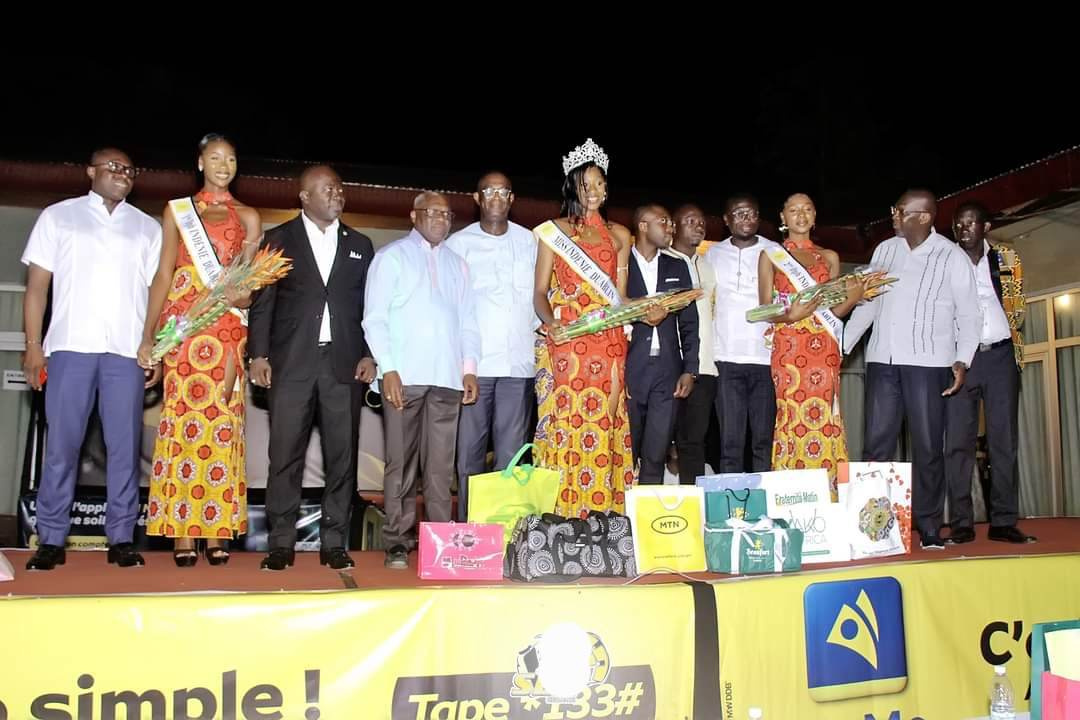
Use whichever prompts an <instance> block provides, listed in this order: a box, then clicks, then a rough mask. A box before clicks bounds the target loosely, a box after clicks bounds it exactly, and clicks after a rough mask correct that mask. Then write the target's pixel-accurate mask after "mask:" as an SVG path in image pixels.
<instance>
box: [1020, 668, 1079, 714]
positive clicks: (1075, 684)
mask: <svg viewBox="0 0 1080 720" xmlns="http://www.w3.org/2000/svg"><path fill="white" fill-rule="evenodd" d="M1041 684H1042V713H1041V714H1042V720H1076V719H1077V718H1080V681H1076V680H1070V679H1068V678H1064V677H1061V676H1060V675H1055V674H1054V673H1052V672H1044V673H1043V674H1042V683H1041ZM1032 707H1034V697H1032ZM1031 717H1032V718H1035V717H1038V716H1037V715H1036V714H1035V713H1034V712H1032V713H1031Z"/></svg>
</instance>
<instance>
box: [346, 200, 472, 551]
mask: <svg viewBox="0 0 1080 720" xmlns="http://www.w3.org/2000/svg"><path fill="white" fill-rule="evenodd" d="M409 217H410V218H411V219H412V222H413V230H412V232H410V233H409V234H408V235H406V236H405V237H403V238H401V239H400V240H395V241H394V242H392V243H390V244H389V245H387V246H386V247H384V248H382V249H381V250H379V252H378V253H376V254H375V261H374V262H373V263H372V265H371V275H370V280H369V282H368V288H367V296H366V301H365V303H364V332H365V333H366V337H367V341H368V345H369V346H370V347H371V351H372V354H373V355H374V356H375V362H376V364H377V365H378V372H379V377H380V387H381V391H382V396H383V428H384V432H385V436H386V471H385V476H384V483H383V497H384V501H385V505H384V508H385V510H386V522H385V523H384V524H383V540H384V543H385V545H386V548H387V550H386V560H385V565H386V566H387V567H389V568H392V569H395V570H404V569H407V568H408V566H409V564H408V554H409V549H410V548H412V547H414V546H415V545H416V541H415V539H414V538H413V526H414V525H415V524H416V490H417V487H416V486H417V483H418V480H419V477H418V476H419V474H420V472H419V470H420V466H423V468H424V477H423V490H424V514H425V515H426V517H427V518H428V519H429V520H431V521H432V522H449V521H450V520H451V519H452V518H451V513H450V508H451V500H450V485H451V484H452V482H453V479H454V448H455V445H456V441H457V423H458V412H459V410H460V409H461V405H462V404H463V403H464V404H466V405H468V404H471V403H474V402H476V396H477V392H478V389H477V382H476V368H477V364H478V361H479V358H480V331H479V328H478V326H477V323H476V310H475V307H474V302H473V294H472V289H471V288H470V286H469V271H468V267H467V266H466V265H465V260H464V259H462V257H461V256H460V255H458V254H457V253H455V252H454V251H453V250H451V249H450V248H448V247H446V245H445V243H444V240H445V239H446V236H447V235H448V234H449V232H450V224H451V223H452V222H453V220H454V213H452V212H451V211H450V205H449V203H447V201H446V198H445V197H443V196H442V195H440V194H439V193H434V192H424V193H421V194H419V195H417V197H416V200H415V201H414V202H413V210H412V212H411V213H409ZM421 454H422V455H423V458H421Z"/></svg>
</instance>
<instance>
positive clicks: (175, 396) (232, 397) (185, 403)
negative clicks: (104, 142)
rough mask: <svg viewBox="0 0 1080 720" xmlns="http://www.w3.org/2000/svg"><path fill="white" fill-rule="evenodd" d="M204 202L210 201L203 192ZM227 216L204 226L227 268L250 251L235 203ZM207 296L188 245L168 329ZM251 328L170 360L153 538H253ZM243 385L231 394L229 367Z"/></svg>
mask: <svg viewBox="0 0 1080 720" xmlns="http://www.w3.org/2000/svg"><path fill="white" fill-rule="evenodd" d="M195 201H196V203H197V204H198V203H200V202H203V203H205V202H208V201H209V197H208V196H204V195H203V194H202V193H200V194H198V195H196V196H195ZM225 207H226V210H227V211H228V214H227V216H226V217H225V218H224V219H223V220H221V221H220V222H216V223H210V222H206V221H205V220H204V221H203V225H204V226H205V228H206V233H207V235H208V236H209V238H210V241H211V243H212V244H213V246H214V250H215V251H216V253H217V256H218V260H219V261H220V263H221V265H222V266H223V267H224V266H228V265H229V263H231V262H232V260H233V258H235V257H236V256H237V255H238V254H240V252H241V251H242V250H243V247H244V235H245V231H244V225H243V223H242V222H241V220H240V217H239V215H238V214H237V212H236V208H235V206H234V205H233V203H232V198H231V197H227V198H226V200H225ZM202 289H203V284H202V281H201V280H200V278H199V274H198V271H197V270H196V268H195V264H194V263H193V262H192V260H191V256H190V255H189V253H188V250H187V247H186V245H185V243H184V242H183V241H181V242H180V244H179V248H178V249H177V258H176V271H175V272H174V273H173V281H172V286H171V287H170V289H169V296H168V300H167V301H166V302H165V307H164V308H162V311H161V323H164V322H165V321H166V320H168V318H169V317H170V316H173V315H176V316H180V315H182V314H183V313H184V312H186V311H187V309H188V308H189V307H190V306H191V304H192V302H193V301H194V300H195V297H196V295H197V293H198V292H199V291H201V290H202ZM246 343H247V327H245V325H244V323H243V322H242V321H241V319H240V318H239V317H237V315H236V314H235V313H233V312H227V313H225V314H224V315H222V316H221V317H220V318H219V319H218V320H217V321H216V322H214V324H213V325H211V326H210V327H208V328H206V329H205V330H203V331H201V332H200V333H199V334H197V335H194V336H192V337H190V338H188V339H187V340H185V341H184V342H183V344H181V345H180V347H178V348H177V349H175V350H173V351H172V352H170V353H169V354H168V355H166V356H165V359H164V363H165V397H164V406H163V407H162V411H161V421H160V423H159V425H158V436H157V442H156V444H155V446H154V462H153V471H152V475H151V478H150V507H149V510H148V517H147V526H146V532H147V534H149V535H164V536H166V537H174V538H222V539H229V538H232V537H233V536H235V535H237V534H240V533H244V532H246V531H247V487H246V484H245V476H244V384H245V376H244V363H243V357H244V346H245V344H246ZM229 366H231V367H232V368H234V369H235V370H234V372H235V375H236V380H235V382H233V383H232V386H231V387H226V382H225V381H226V377H227V372H228V368H229Z"/></svg>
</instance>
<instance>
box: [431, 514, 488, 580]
mask: <svg viewBox="0 0 1080 720" xmlns="http://www.w3.org/2000/svg"><path fill="white" fill-rule="evenodd" d="M504 551H505V547H504V546H503V526H502V525H499V524H497V523H455V522H447V523H438V522H422V523H420V553H419V555H420V560H419V562H418V563H417V565H418V570H419V574H420V577H421V578H422V579H424V580H501V579H502V576H503V553H504Z"/></svg>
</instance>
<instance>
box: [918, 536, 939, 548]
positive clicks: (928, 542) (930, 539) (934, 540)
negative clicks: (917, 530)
mask: <svg viewBox="0 0 1080 720" xmlns="http://www.w3.org/2000/svg"><path fill="white" fill-rule="evenodd" d="M919 546H920V547H921V548H922V549H923V550H944V549H945V543H944V542H942V541H941V536H939V535H921V536H920V537H919Z"/></svg>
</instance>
